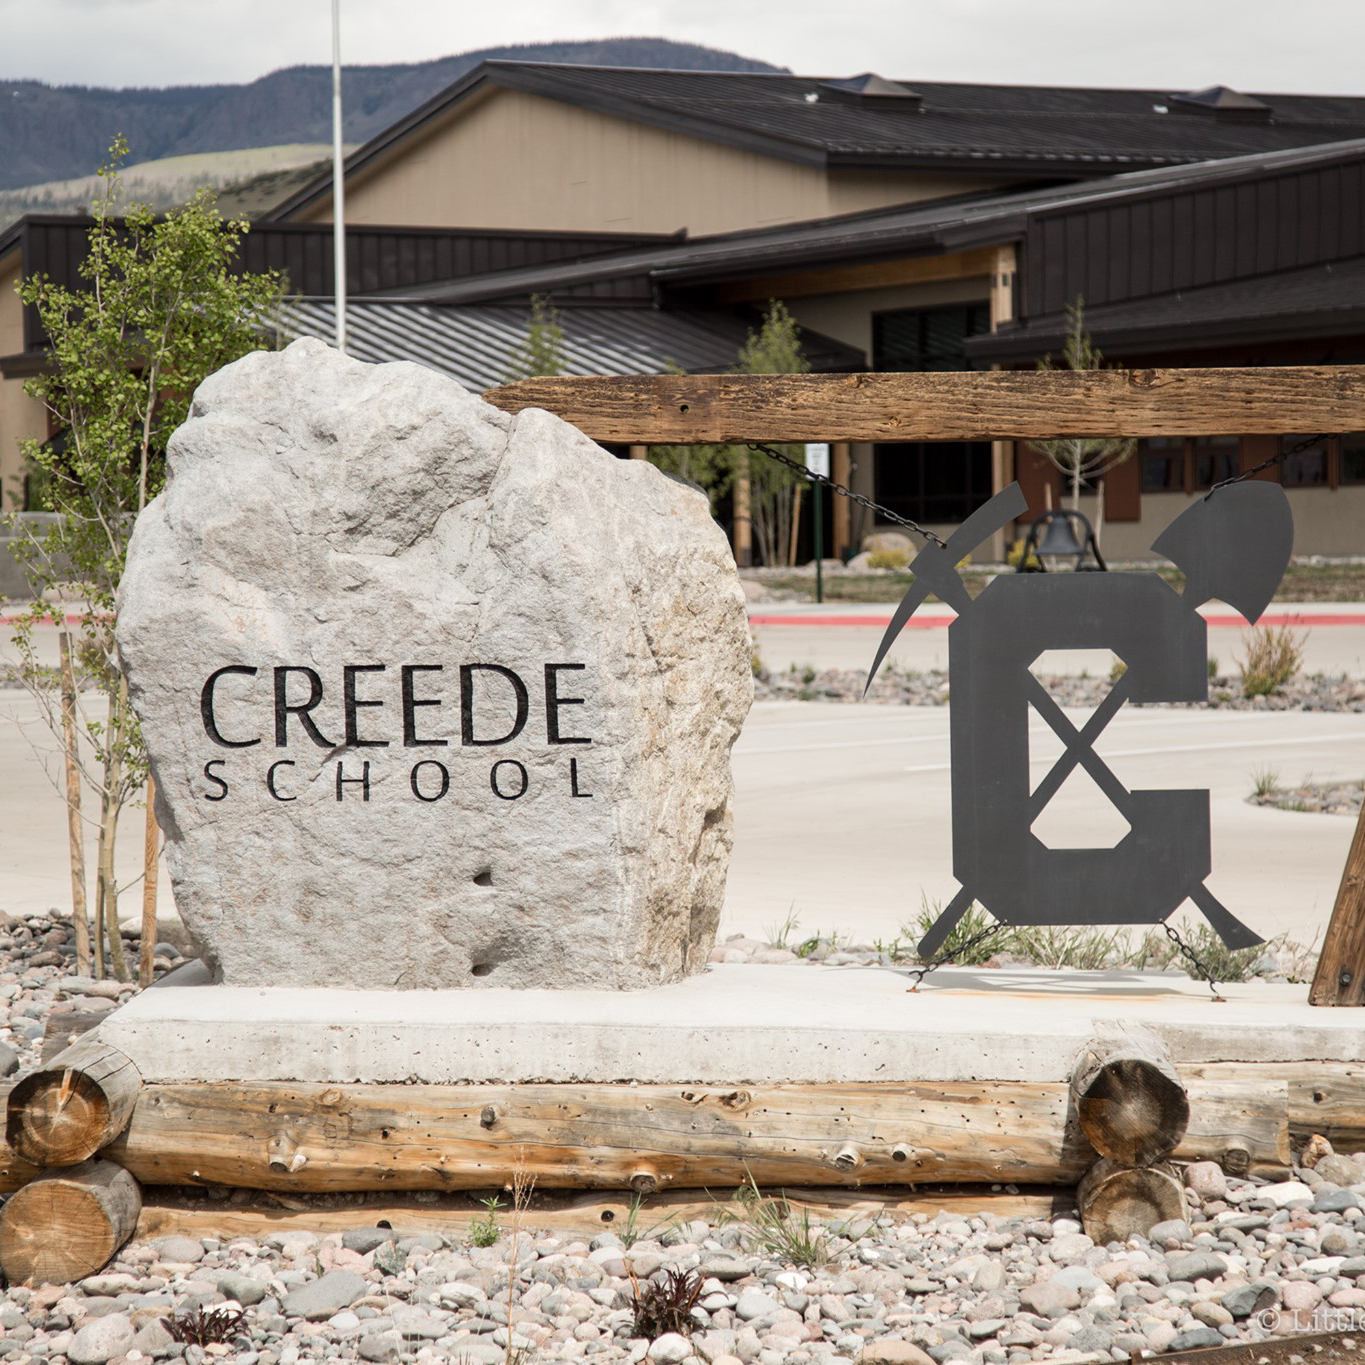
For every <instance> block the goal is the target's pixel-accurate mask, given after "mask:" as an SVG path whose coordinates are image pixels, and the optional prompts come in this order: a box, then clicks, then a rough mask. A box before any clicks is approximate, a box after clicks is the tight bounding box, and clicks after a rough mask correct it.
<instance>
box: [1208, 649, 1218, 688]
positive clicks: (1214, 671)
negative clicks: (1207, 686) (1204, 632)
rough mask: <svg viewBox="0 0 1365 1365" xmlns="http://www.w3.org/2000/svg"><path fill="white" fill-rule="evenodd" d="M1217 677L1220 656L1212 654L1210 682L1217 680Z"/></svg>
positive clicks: (1210, 659) (1210, 658)
mask: <svg viewBox="0 0 1365 1365" xmlns="http://www.w3.org/2000/svg"><path fill="white" fill-rule="evenodd" d="M1217 676H1218V656H1217V655H1216V654H1210V655H1209V681H1210V682H1212V681H1213V679H1214V678H1216V677H1217Z"/></svg>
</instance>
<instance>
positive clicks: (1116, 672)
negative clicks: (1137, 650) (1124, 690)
mask: <svg viewBox="0 0 1365 1365" xmlns="http://www.w3.org/2000/svg"><path fill="white" fill-rule="evenodd" d="M1127 672H1128V665H1127V664H1126V663H1124V662H1123V660H1122V659H1115V660H1114V666H1113V668H1111V669H1110V670H1109V681H1110V682H1111V683H1116V682H1118V680H1119V679H1120V678H1121V677H1123V675H1124V674H1125V673H1127Z"/></svg>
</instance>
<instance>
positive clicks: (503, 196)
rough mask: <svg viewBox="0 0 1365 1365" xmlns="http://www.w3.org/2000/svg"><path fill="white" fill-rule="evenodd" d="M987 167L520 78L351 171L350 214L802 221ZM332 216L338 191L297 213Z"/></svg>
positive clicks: (940, 185) (980, 183) (485, 221)
mask: <svg viewBox="0 0 1365 1365" xmlns="http://www.w3.org/2000/svg"><path fill="white" fill-rule="evenodd" d="M1000 183H1002V182H1001V181H999V180H987V179H985V178H981V177H965V176H949V175H932V174H919V173H912V172H891V173H887V174H873V173H870V172H861V171H860V172H835V173H833V174H828V175H827V174H826V172H825V171H824V170H822V169H820V168H818V167H814V166H801V165H797V164H795V163H793V162H787V161H779V160H777V159H776V158H774V157H770V156H763V155H761V154H759V153H756V152H746V151H741V150H739V149H737V148H734V147H726V146H722V145H721V144H719V143H714V142H707V141H704V140H702V139H700V138H694V137H688V136H686V135H684V134H681V133H670V132H665V131H664V130H662V129H659V128H651V127H648V126H646V125H644V124H640V123H632V122H629V121H627V120H625V119H619V118H612V117H610V116H608V115H606V114H599V113H594V112H592V111H591V110H586V109H578V108H575V107H574V106H573V105H570V104H562V103H560V102H559V101H557V100H548V99H544V98H542V97H541V96H538V95H527V94H523V93H522V92H521V91H517V90H494V91H492V92H490V93H489V94H488V95H486V96H485V97H484V98H482V99H479V100H471V101H467V102H466V103H465V104H463V105H461V106H460V107H459V108H458V109H457V110H454V111H452V112H451V114H450V115H449V116H448V117H447V118H446V119H445V120H444V121H443V122H441V123H439V124H438V125H437V126H435V127H434V128H433V129H431V130H430V131H429V132H428V133H427V134H426V135H425V136H423V137H421V138H420V140H413V141H408V142H405V143H403V145H402V147H401V148H400V149H399V150H398V151H397V152H396V153H395V155H393V156H392V157H391V158H390V159H389V160H388V161H387V162H386V163H385V164H383V165H381V166H377V167H370V168H367V169H366V170H364V171H362V172H359V173H357V174H356V175H354V176H352V177H351V178H350V179H348V181H347V184H346V219H347V221H348V222H352V223H366V224H395V223H401V224H407V225H411V226H414V227H490V228H535V229H561V230H573V231H606V232H675V231H677V230H678V229H679V228H682V227H686V228H687V229H688V231H689V232H690V233H691V234H692V235H693V236H700V235H703V234H707V233H713V232H730V231H734V230H736V229H741V228H753V227H762V226H764V225H767V224H772V223H789V222H799V221H801V220H803V219H808V218H823V217H827V216H829V215H831V214H837V213H852V212H856V211H858V210H860V209H869V208H879V207H882V206H884V205H888V204H900V203H911V202H914V201H917V200H921V199H932V198H939V197H941V196H943V195H947V194H964V193H968V192H972V191H976V190H981V189H988V188H991V187H993V186H995V185H998V184H1000ZM296 216H297V217H298V218H299V219H300V220H303V221H309V222H329V221H330V220H331V216H332V206H331V199H330V197H328V198H327V199H326V200H323V201H320V202H319V203H317V204H315V205H313V206H312V207H310V208H309V209H306V210H304V211H302V212H301V213H299V214H298V215H296Z"/></svg>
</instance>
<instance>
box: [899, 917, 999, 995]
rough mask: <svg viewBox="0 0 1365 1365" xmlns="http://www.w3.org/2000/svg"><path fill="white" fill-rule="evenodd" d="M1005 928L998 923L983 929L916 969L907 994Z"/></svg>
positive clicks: (912, 992)
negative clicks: (912, 983)
mask: <svg viewBox="0 0 1365 1365" xmlns="http://www.w3.org/2000/svg"><path fill="white" fill-rule="evenodd" d="M1004 927H1005V926H1004V925H1003V924H1000V923H998V922H997V923H995V924H992V925H991V926H990V927H989V928H988V929H983V930H982V931H981V932H980V933H979V934H973V935H972V936H971V938H969V939H968V940H967V941H966V942H965V943H959V944H958V945H957V947H956V948H951V949H949V950H948V951H947V952H945V953H942V954H940V955H939V956H938V957H936V958H935V959H934V960H933V961H932V962H930V963H928V964H926V965H925V966H923V967H916V968H915V971H914V973H913V975H914V978H915V984H914V985H913V986H910V987H909V988H908V993H909V994H912V995H913V994H914V992H916V991H917V990H919V988H920V983H921V982H922V981H923V980H924V978H925V977H926V976H928V975H929V973H930V972H936V971H937V970H938V969H939V968H940V967H946V966H947V965H948V963H950V962H951V961H952V960H953V959H954V958H956V957H961V956H962V955H963V953H965V952H967V951H968V950H969V949H971V948H975V947H976V945H977V944H978V943H985V941H986V940H987V939H988V938H994V937H995V936H996V934H998V933H999V932H1000V931H1001V930H1002V929H1003V928H1004Z"/></svg>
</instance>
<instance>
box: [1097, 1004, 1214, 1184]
mask: <svg viewBox="0 0 1365 1365" xmlns="http://www.w3.org/2000/svg"><path fill="white" fill-rule="evenodd" d="M1071 1095H1072V1100H1073V1103H1074V1104H1075V1107H1076V1115H1077V1118H1078V1119H1079V1121H1080V1125H1081V1131H1082V1132H1083V1133H1084V1134H1085V1135H1086V1137H1087V1138H1089V1140H1090V1144H1091V1146H1093V1147H1094V1149H1095V1150H1096V1151H1097V1152H1098V1153H1099V1154H1100V1155H1101V1156H1102V1157H1108V1158H1109V1159H1110V1160H1111V1161H1116V1162H1118V1163H1120V1164H1121V1165H1124V1166H1150V1165H1151V1164H1152V1163H1153V1162H1155V1161H1160V1160H1161V1159H1162V1158H1163V1157H1167V1156H1169V1155H1170V1154H1171V1153H1172V1152H1173V1151H1174V1150H1175V1149H1176V1147H1177V1146H1178V1145H1179V1144H1180V1140H1181V1138H1183V1137H1184V1136H1185V1130H1186V1129H1187V1128H1188V1127H1189V1122H1190V1101H1189V1096H1188V1095H1186V1093H1185V1086H1184V1083H1183V1082H1182V1081H1181V1079H1180V1077H1179V1075H1178V1074H1177V1073H1176V1069H1175V1066H1174V1065H1173V1064H1172V1062H1171V1058H1170V1055H1169V1054H1168V1052H1167V1051H1166V1048H1165V1045H1164V1044H1163V1043H1162V1041H1161V1039H1160V1038H1158V1037H1157V1036H1156V1034H1154V1033H1152V1032H1151V1031H1150V1030H1147V1029H1144V1030H1142V1031H1140V1032H1139V1031H1136V1030H1135V1031H1132V1032H1127V1033H1124V1034H1123V1035H1122V1036H1119V1037H1113V1038H1096V1039H1094V1040H1093V1041H1091V1042H1090V1043H1089V1044H1088V1045H1087V1046H1086V1048H1085V1050H1084V1051H1083V1052H1082V1053H1081V1056H1080V1058H1079V1060H1078V1061H1077V1063H1076V1068H1075V1071H1074V1072H1073V1073H1072V1077H1071Z"/></svg>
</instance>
